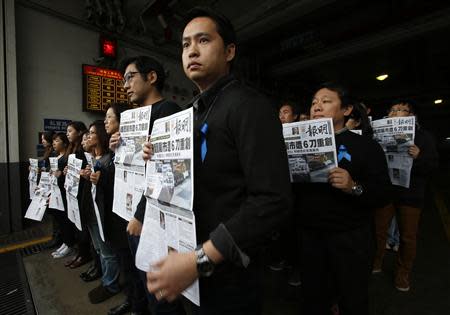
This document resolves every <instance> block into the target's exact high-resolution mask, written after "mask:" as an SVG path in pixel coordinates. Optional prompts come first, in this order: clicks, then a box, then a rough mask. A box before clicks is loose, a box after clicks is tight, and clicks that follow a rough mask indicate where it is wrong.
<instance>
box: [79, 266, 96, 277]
mask: <svg viewBox="0 0 450 315" xmlns="http://www.w3.org/2000/svg"><path fill="white" fill-rule="evenodd" d="M96 270H97V264H96V263H95V262H94V263H92V264H90V265H89V267H88V269H87V270H86V271H85V272H82V273H81V274H80V278H81V279H83V278H84V277H86V276H87V275H88V274H90V273H93V272H94V271H96Z"/></svg>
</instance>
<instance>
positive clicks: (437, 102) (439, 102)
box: [434, 99, 442, 104]
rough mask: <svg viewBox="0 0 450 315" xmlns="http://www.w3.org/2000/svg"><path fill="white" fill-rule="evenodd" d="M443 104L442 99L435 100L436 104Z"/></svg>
mask: <svg viewBox="0 0 450 315" xmlns="http://www.w3.org/2000/svg"><path fill="white" fill-rule="evenodd" d="M441 103H442V100H441V99H437V100H434V104H441Z"/></svg>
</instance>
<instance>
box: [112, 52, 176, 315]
mask: <svg viewBox="0 0 450 315" xmlns="http://www.w3.org/2000/svg"><path fill="white" fill-rule="evenodd" d="M121 71H122V73H123V78H124V89H125V91H126V93H127V95H128V99H129V101H130V102H131V103H134V104H137V105H138V106H140V107H141V106H151V107H152V112H151V117H150V129H149V130H150V133H151V130H152V128H153V123H154V122H155V120H156V119H158V118H162V117H166V116H169V115H172V114H174V113H176V112H178V111H180V107H179V106H178V105H177V104H176V103H174V102H171V101H167V100H165V99H164V98H163V97H162V95H161V93H162V89H163V87H164V81H165V72H164V68H163V66H162V65H161V64H160V63H159V62H158V61H157V60H156V59H154V58H151V57H148V56H137V57H130V58H127V59H125V60H123V61H122V63H121ZM119 141H120V134H119V133H118V132H117V133H115V134H114V135H112V136H111V141H110V147H111V148H112V149H115V147H116V146H117V145H118V143H119ZM145 206H146V199H145V196H142V198H141V201H140V202H139V204H138V206H137V209H136V213H135V214H134V218H132V219H131V220H130V222H128V226H127V228H126V229H127V232H128V234H129V236H128V240H129V245H130V249H131V252H132V254H133V255H132V257H131V259H125V263H124V264H127V266H126V267H128V270H129V274H130V275H136V274H138V273H139V274H141V279H139V276H137V277H136V276H135V277H134V278H130V279H129V280H128V281H127V282H128V285H129V287H130V289H131V290H130V293H129V294H128V298H127V300H126V301H125V302H123V303H122V304H120V305H118V306H116V307H115V308H113V309H111V311H110V312H109V315H121V314H125V313H127V312H128V311H130V310H131V311H133V312H134V313H139V312H141V313H142V312H144V310H145V308H144V309H143V308H142V295H143V294H145V292H146V291H147V290H146V289H145V285H144V283H145V273H143V272H141V271H138V270H136V267H135V256H136V250H137V247H138V245H139V236H140V234H141V230H142V224H143V222H144V215H145ZM121 232H122V231H118V233H121ZM123 233H125V231H123ZM129 264H131V266H129ZM136 278H137V279H136ZM147 297H148V299H149V301H150V304H151V309H152V311H153V312H154V313H156V314H158V313H159V312H164V314H173V315H175V314H183V312H182V311H180V309H181V305H180V304H179V303H167V302H166V301H162V302H158V301H157V300H156V298H155V296H154V295H153V294H150V293H148V292H147ZM135 304H136V305H135Z"/></svg>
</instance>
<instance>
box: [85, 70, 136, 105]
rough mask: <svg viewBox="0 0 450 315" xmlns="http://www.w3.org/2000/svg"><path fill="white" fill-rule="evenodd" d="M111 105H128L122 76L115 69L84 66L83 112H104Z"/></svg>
mask: <svg viewBox="0 0 450 315" xmlns="http://www.w3.org/2000/svg"><path fill="white" fill-rule="evenodd" d="M111 103H128V98H127V94H126V93H125V89H124V88H123V82H122V74H121V73H120V72H119V71H118V70H115V69H107V68H101V67H97V66H90V65H83V111H89V112H104V111H105V110H106V107H107V106H108V105H109V104H111Z"/></svg>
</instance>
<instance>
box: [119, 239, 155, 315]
mask: <svg viewBox="0 0 450 315" xmlns="http://www.w3.org/2000/svg"><path fill="white" fill-rule="evenodd" d="M123 233H125V232H123ZM116 253H117V255H118V256H119V258H120V267H121V271H122V274H123V277H124V281H125V287H124V293H125V295H126V297H127V300H128V302H130V304H131V311H132V312H144V311H145V310H146V309H147V303H148V302H147V296H146V289H145V287H144V284H143V283H142V281H141V277H140V276H139V270H138V269H137V268H136V265H135V264H134V259H133V256H132V254H131V251H130V248H128V247H127V248H119V249H116Z"/></svg>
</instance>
